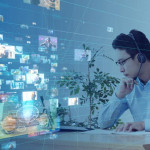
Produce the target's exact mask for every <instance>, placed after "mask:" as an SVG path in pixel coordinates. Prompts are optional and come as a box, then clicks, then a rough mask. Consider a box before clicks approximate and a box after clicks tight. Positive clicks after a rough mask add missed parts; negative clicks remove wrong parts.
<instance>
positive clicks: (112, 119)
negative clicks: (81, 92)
mask: <svg viewBox="0 0 150 150" xmlns="http://www.w3.org/2000/svg"><path fill="white" fill-rule="evenodd" d="M127 109H128V104H127V102H126V98H123V99H119V98H117V97H116V95H115V94H114V95H113V96H112V98H111V100H110V101H109V102H108V103H107V104H105V105H103V108H102V109H101V110H100V112H99V116H98V124H99V127H100V128H102V129H105V128H110V127H112V126H113V125H114V124H115V123H116V122H117V120H118V119H119V117H120V116H121V115H122V114H123V113H124V112H125V111H126V110H127Z"/></svg>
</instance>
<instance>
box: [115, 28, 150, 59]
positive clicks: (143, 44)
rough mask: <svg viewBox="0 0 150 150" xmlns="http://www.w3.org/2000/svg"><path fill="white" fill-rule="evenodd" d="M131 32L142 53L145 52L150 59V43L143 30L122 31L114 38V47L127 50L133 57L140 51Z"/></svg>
mask: <svg viewBox="0 0 150 150" xmlns="http://www.w3.org/2000/svg"><path fill="white" fill-rule="evenodd" d="M130 34H132V35H133V36H134V39H135V41H136V43H137V45H138V47H139V49H140V51H141V53H143V54H145V56H146V58H147V59H148V60H149V61H150V43H149V40H148V39H147V37H146V35H145V34H144V33H143V32H141V31H138V30H131V31H130V32H129V34H124V33H121V34H120V35H118V36H117V37H116V38H115V39H114V40H113V42H112V46H113V48H114V49H120V50H125V51H126V52H127V53H128V54H129V55H130V56H131V57H132V59H133V58H134V57H135V55H136V54H137V53H139V51H138V49H137V46H136V44H135V41H134V39H133V38H132V37H131V36H130Z"/></svg>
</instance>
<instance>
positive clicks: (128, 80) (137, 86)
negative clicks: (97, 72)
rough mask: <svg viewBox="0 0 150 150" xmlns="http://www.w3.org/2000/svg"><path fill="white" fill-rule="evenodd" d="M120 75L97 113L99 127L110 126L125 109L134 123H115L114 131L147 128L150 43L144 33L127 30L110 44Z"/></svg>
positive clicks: (148, 120) (148, 116) (149, 114)
mask: <svg viewBox="0 0 150 150" xmlns="http://www.w3.org/2000/svg"><path fill="white" fill-rule="evenodd" d="M112 46H113V48H114V49H115V52H116V55H117V62H116V64H118V65H119V66H120V72H121V73H123V75H124V78H123V79H122V80H121V83H120V85H119V87H118V88H117V89H116V91H115V93H114V95H113V96H112V99H111V100H110V101H109V102H108V103H107V104H105V105H104V107H103V109H102V110H100V113H99V120H98V121H99V127H100V128H102V129H105V128H109V127H112V126H113V125H114V124H115V123H116V121H117V120H118V119H119V117H120V116H121V115H122V114H123V113H124V112H125V111H126V110H127V109H129V110H130V112H131V114H132V116H133V119H134V122H130V123H126V124H123V125H119V126H118V127H117V129H116V131H129V132H131V131H141V130H145V131H150V43H149V41H148V39H147V38H146V36H145V35H144V33H142V32H140V31H137V30H131V31H130V33H129V34H123V33H122V34H120V35H118V36H117V37H116V39H115V40H114V41H113V43H112Z"/></svg>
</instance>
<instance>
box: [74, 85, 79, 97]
mask: <svg viewBox="0 0 150 150" xmlns="http://www.w3.org/2000/svg"><path fill="white" fill-rule="evenodd" d="M79 90H80V87H79V86H78V87H77V88H76V89H75V90H74V94H75V95H76V94H78V93H79Z"/></svg>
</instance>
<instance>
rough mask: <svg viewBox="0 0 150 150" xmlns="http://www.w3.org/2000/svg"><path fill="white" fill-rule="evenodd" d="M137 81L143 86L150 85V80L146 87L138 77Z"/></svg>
mask: <svg viewBox="0 0 150 150" xmlns="http://www.w3.org/2000/svg"><path fill="white" fill-rule="evenodd" d="M136 81H137V82H138V84H139V85H142V86H146V85H150V80H148V81H147V83H146V84H145V85H144V84H143V83H142V82H141V81H140V79H139V78H138V77H137V78H136Z"/></svg>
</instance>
